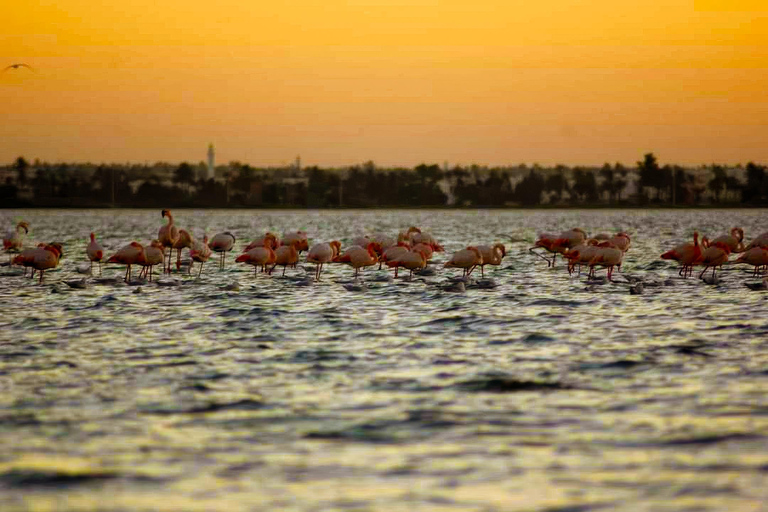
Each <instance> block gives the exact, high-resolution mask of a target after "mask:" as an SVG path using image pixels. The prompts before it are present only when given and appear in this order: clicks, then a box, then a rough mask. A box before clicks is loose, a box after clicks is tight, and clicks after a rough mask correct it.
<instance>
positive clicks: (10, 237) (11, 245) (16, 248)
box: [3, 221, 29, 264]
mask: <svg viewBox="0 0 768 512" xmlns="http://www.w3.org/2000/svg"><path fill="white" fill-rule="evenodd" d="M22 230H24V233H22V232H21V231H22ZM27 233H29V224H28V223H27V222H25V221H21V222H19V223H18V224H16V227H15V228H14V229H12V230H9V231H8V233H6V235H5V237H4V238H3V249H5V252H7V253H8V263H9V264H11V263H13V260H12V257H11V253H19V252H21V247H22V245H24V235H26V234H27Z"/></svg>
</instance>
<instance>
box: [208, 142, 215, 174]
mask: <svg viewBox="0 0 768 512" xmlns="http://www.w3.org/2000/svg"><path fill="white" fill-rule="evenodd" d="M215 177H216V152H215V151H214V150H213V144H208V179H209V180H211V179H213V178H215Z"/></svg>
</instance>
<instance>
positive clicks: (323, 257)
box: [307, 240, 341, 281]
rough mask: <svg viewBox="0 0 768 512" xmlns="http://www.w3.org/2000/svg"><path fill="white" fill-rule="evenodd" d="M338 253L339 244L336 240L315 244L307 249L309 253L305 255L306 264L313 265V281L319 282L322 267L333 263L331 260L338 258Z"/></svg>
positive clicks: (339, 249)
mask: <svg viewBox="0 0 768 512" xmlns="http://www.w3.org/2000/svg"><path fill="white" fill-rule="evenodd" d="M340 251H341V242H339V241H338V240H334V241H332V242H328V243H320V244H315V245H313V246H312V247H311V248H310V249H309V252H308V253H307V263H314V264H315V267H316V268H315V281H319V280H320V274H321V273H322V271H323V265H324V264H326V263H330V262H331V261H333V258H334V257H336V256H338V255H339V252H340Z"/></svg>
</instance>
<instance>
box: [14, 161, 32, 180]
mask: <svg viewBox="0 0 768 512" xmlns="http://www.w3.org/2000/svg"><path fill="white" fill-rule="evenodd" d="M13 168H14V169H16V181H17V182H18V183H19V185H25V184H26V183H27V169H29V162H27V161H26V160H24V157H23V156H20V157H19V158H17V159H16V161H15V162H14V163H13Z"/></svg>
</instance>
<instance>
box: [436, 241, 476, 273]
mask: <svg viewBox="0 0 768 512" xmlns="http://www.w3.org/2000/svg"><path fill="white" fill-rule="evenodd" d="M482 264H483V254H482V253H481V252H480V249H478V248H477V247H474V246H469V247H467V248H466V249H462V250H460V251H456V252H455V253H453V256H451V259H450V260H448V261H446V262H445V263H444V264H443V267H445V268H460V269H462V270H463V273H462V276H466V275H469V271H470V269H471V268H472V267H474V266H475V265H482Z"/></svg>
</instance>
